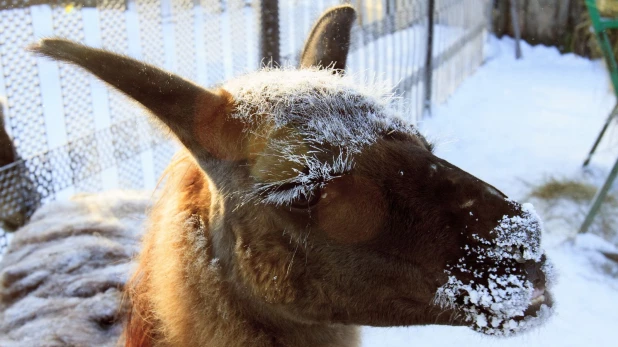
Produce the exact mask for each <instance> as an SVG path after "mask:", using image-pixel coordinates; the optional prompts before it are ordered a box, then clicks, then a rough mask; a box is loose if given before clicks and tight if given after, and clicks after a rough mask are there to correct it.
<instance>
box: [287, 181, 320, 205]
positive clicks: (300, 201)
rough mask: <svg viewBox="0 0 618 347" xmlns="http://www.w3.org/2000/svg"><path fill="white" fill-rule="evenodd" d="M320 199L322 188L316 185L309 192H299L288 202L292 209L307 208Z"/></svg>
mask: <svg viewBox="0 0 618 347" xmlns="http://www.w3.org/2000/svg"><path fill="white" fill-rule="evenodd" d="M320 199H322V189H321V188H320V187H319V186H316V187H315V188H314V189H313V190H312V191H310V192H309V194H299V196H298V197H297V198H295V199H294V200H292V201H291V202H290V207H292V208H294V209H299V210H300V209H308V208H311V207H313V206H315V205H316V204H317V203H318V202H320Z"/></svg>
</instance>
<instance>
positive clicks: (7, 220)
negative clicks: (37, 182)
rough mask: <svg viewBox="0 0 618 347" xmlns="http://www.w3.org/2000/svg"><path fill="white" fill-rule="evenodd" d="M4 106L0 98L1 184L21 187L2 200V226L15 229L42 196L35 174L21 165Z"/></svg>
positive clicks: (6, 228)
mask: <svg viewBox="0 0 618 347" xmlns="http://www.w3.org/2000/svg"><path fill="white" fill-rule="evenodd" d="M3 106H4V105H3V103H2V100H1V99H0V169H3V172H2V174H1V175H0V185H4V186H9V185H13V186H14V187H19V189H15V191H13V192H12V194H6V195H5V196H4V199H2V200H1V201H0V227H2V229H4V230H7V231H15V230H16V229H17V228H18V227H20V226H22V225H24V223H25V222H26V219H27V217H28V216H29V215H30V214H31V212H33V211H34V209H35V208H36V207H38V206H39V204H40V201H41V196H40V194H39V192H38V191H37V190H36V188H35V187H34V182H33V176H32V175H31V174H29V172H28V170H27V168H26V166H25V165H20V164H23V162H20V160H21V158H20V156H19V155H18V154H17V151H16V149H15V144H14V143H13V140H12V139H11V137H10V136H9V134H8V133H7V131H6V128H5V126H6V125H5V124H4V111H3V108H4V107H3ZM18 163H19V164H18ZM15 193H18V194H19V196H16V194H15ZM10 198H12V199H16V200H20V202H23V204H22V205H21V206H19V205H20V203H19V202H16V201H13V202H10V201H7V200H8V199H10ZM12 203H13V204H12ZM15 205H17V206H15ZM26 205H27V206H26Z"/></svg>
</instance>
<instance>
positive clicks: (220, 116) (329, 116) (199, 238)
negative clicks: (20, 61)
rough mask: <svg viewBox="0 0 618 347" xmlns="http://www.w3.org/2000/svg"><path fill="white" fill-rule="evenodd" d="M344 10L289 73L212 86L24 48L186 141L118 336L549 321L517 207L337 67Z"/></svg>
mask: <svg viewBox="0 0 618 347" xmlns="http://www.w3.org/2000/svg"><path fill="white" fill-rule="evenodd" d="M354 20H355V11H354V9H353V8H352V7H350V6H347V5H346V6H339V7H334V8H332V9H330V10H328V11H326V12H325V13H324V14H323V16H322V17H321V18H320V19H319V20H318V21H317V23H316V24H315V26H314V28H313V29H312V32H311V34H310V36H309V39H308V40H307V42H306V44H305V47H304V49H303V53H302V55H301V62H300V66H301V68H300V69H291V68H281V69H274V68H263V69H262V70H260V71H258V72H255V73H250V74H247V75H244V76H241V77H237V78H235V79H233V80H231V81H228V82H227V83H225V84H223V86H222V87H220V88H217V89H205V88H202V87H199V86H197V85H195V84H193V83H191V82H189V81H187V80H185V79H183V78H180V77H178V76H176V75H174V74H171V73H169V72H166V71H163V70H160V69H158V68H156V67H154V66H150V65H147V64H144V63H142V62H139V61H136V60H133V59H131V58H128V57H124V56H121V55H117V54H114V53H111V52H106V51H103V50H98V49H93V48H89V47H86V46H82V45H80V44H77V43H73V42H70V41H66V40H62V39H44V40H42V41H41V42H40V43H38V44H37V45H34V46H33V47H31V49H32V50H33V51H34V52H36V53H38V54H40V55H44V56H47V57H51V58H53V59H57V60H60V61H64V62H69V63H73V64H75V65H77V66H79V67H82V68H84V69H85V70H87V71H89V72H91V73H92V74H94V75H95V76H97V77H98V78H100V79H101V80H103V81H105V82H107V83H108V84H109V85H111V86H112V87H114V88H116V89H118V90H120V91H122V92H123V93H125V94H126V95H128V96H129V97H131V98H133V99H134V100H135V101H137V102H138V103H139V104H141V105H142V106H143V107H145V108H146V109H147V110H148V111H150V113H152V114H153V115H154V116H155V117H156V119H158V120H159V121H161V122H162V123H163V126H164V127H166V128H168V129H169V130H171V132H172V133H173V134H174V135H175V137H177V139H178V140H179V141H180V142H181V143H182V145H183V146H184V150H183V151H182V153H181V154H180V155H178V156H177V158H176V159H175V160H174V161H173V163H172V164H170V166H169V167H168V169H167V170H166V174H165V175H166V177H167V180H166V184H165V187H164V188H163V191H162V193H161V198H160V199H159V201H158V202H157V203H156V204H155V205H154V207H153V209H152V211H151V213H150V219H149V222H148V227H147V232H146V235H145V236H144V239H143V244H142V250H141V252H140V255H139V257H138V260H137V261H138V265H137V268H136V270H135V272H134V274H133V276H132V278H131V279H130V281H129V283H128V284H127V286H126V293H127V296H128V300H129V306H130V307H129V309H128V313H127V322H126V327H125V330H124V334H123V336H124V343H125V345H126V346H357V345H358V344H359V333H358V332H359V329H358V327H359V326H361V325H371V326H402V325H423V324H447V325H465V326H469V327H471V328H473V329H475V330H477V331H479V332H482V333H485V334H490V335H512V334H515V333H518V332H522V331H527V330H529V329H530V328H532V327H535V326H538V325H539V324H540V323H541V322H543V321H544V320H545V319H546V318H547V317H548V316H549V315H550V314H551V307H552V299H551V296H550V294H549V291H548V288H549V285H550V282H551V281H550V280H551V277H550V276H549V275H550V274H551V271H550V270H551V267H550V265H549V262H548V261H547V260H546V257H545V255H544V254H543V251H542V250H541V248H540V234H541V223H540V221H539V219H538V217H537V215H536V214H535V212H534V210H533V208H532V206H531V205H527V204H524V205H521V204H519V203H517V202H515V201H512V200H510V199H508V198H507V197H506V196H505V195H504V194H503V193H501V192H500V191H499V190H497V189H496V188H494V187H492V186H491V185H489V184H487V183H485V182H483V181H481V180H479V179H478V178H476V177H474V176H472V175H470V174H469V173H467V172H464V171H463V170H461V169H459V168H457V167H455V166H454V165H452V164H450V163H448V162H446V161H444V160H442V159H440V158H438V157H436V156H435V155H434V154H433V153H432V146H431V145H430V144H429V143H428V141H427V140H426V139H425V138H424V137H423V136H422V135H421V134H420V133H419V132H418V131H417V130H416V128H415V127H414V126H413V125H411V124H408V123H406V122H405V121H403V120H402V117H401V114H400V112H399V111H398V110H397V109H396V108H395V107H394V106H392V103H391V97H389V93H388V90H387V89H385V88H383V87H380V86H376V85H372V84H368V85H363V84H359V83H356V82H354V81H353V80H352V79H351V78H350V77H348V76H345V75H344V73H343V72H344V71H345V63H346V56H347V51H348V48H349V42H350V29H351V26H352V23H353V21H354Z"/></svg>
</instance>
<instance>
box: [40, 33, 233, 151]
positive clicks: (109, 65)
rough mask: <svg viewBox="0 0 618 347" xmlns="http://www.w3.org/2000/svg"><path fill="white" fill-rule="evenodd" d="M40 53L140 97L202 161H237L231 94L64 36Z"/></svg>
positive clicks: (48, 42)
mask: <svg viewBox="0 0 618 347" xmlns="http://www.w3.org/2000/svg"><path fill="white" fill-rule="evenodd" d="M29 49H30V50H31V51H33V52H35V53H38V54H41V55H44V56H47V57H50V58H53V59H56V60H60V61H65V62H69V63H73V64H75V65H78V66H80V67H82V68H84V69H86V70H87V71H89V72H91V73H92V74H94V75H95V76H97V77H98V78H100V79H101V80H103V81H104V82H107V83H108V84H110V85H111V86H113V87H115V88H116V89H118V90H120V91H121V92H123V93H125V94H126V95H128V96H129V97H131V98H132V99H134V100H136V101H138V102H139V103H140V104H142V105H143V106H145V107H146V108H147V109H148V110H149V111H151V112H152V113H153V114H154V115H155V116H156V117H157V118H158V119H159V120H161V121H162V122H163V123H165V124H166V125H167V126H168V127H169V128H170V129H171V130H172V132H173V133H174V134H175V135H176V136H177V137H178V138H179V140H180V141H181V142H182V143H183V144H184V145H185V146H186V147H187V148H188V149H189V150H190V151H191V152H192V153H193V154H194V155H195V156H196V157H198V158H201V159H210V158H217V159H228V160H233V159H238V157H239V156H240V155H241V154H242V149H241V148H240V144H239V143H240V142H241V141H239V138H240V136H241V133H242V123H240V121H238V120H235V119H232V118H231V117H229V113H230V112H231V107H232V105H233V100H232V97H231V95H230V94H229V93H227V92H226V91H225V90H222V89H220V90H215V91H210V90H207V89H204V88H201V87H199V86H197V85H195V84H193V83H192V82H189V81H187V80H185V79H183V78H182V77H180V76H177V75H174V74H172V73H170V72H167V71H163V70H161V69H159V68H156V67H154V66H152V65H148V64H145V63H142V62H140V61H137V60H134V59H131V58H128V57H125V56H122V55H118V54H114V53H111V52H107V51H104V50H100V49H95V48H91V47H87V46H83V45H81V44H78V43H75V42H71V41H67V40H62V39H44V40H41V41H40V42H39V43H38V44H35V45H33V46H30V47H29Z"/></svg>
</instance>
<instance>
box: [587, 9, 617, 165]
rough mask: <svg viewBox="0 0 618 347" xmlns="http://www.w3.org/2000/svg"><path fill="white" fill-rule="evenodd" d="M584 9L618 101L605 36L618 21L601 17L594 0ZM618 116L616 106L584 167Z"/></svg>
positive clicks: (611, 56)
mask: <svg viewBox="0 0 618 347" xmlns="http://www.w3.org/2000/svg"><path fill="white" fill-rule="evenodd" d="M585 1H586V7H587V8H588V13H589V14H590V19H591V20H592V27H593V28H594V33H595V36H596V37H597V41H598V42H599V45H600V46H601V51H602V52H603V57H604V58H605V62H606V64H607V68H608V69H609V75H610V78H611V81H612V85H613V86H614V94H616V98H617V99H618V63H616V56H615V55H614V50H613V49H612V45H611V43H610V42H609V36H608V35H607V31H608V30H610V29H618V19H617V18H605V17H601V13H600V12H599V8H598V7H597V4H596V1H595V0H585ZM617 114H618V105H617V107H616V108H614V110H613V111H612V112H611V113H610V114H609V117H607V120H606V121H605V124H604V125H603V128H602V129H601V132H600V133H599V135H598V136H597V139H596V140H595V141H594V144H593V145H592V149H590V152H589V153H588V156H587V157H586V160H584V165H583V166H584V167H586V166H588V164H589V163H590V159H591V158H592V155H593V154H594V152H595V151H596V149H597V146H598V145H599V143H600V142H601V139H602V138H603V135H604V134H605V131H606V130H607V127H608V126H609V124H610V122H611V120H612V119H613V118H614V117H615V116H616V115H617Z"/></svg>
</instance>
